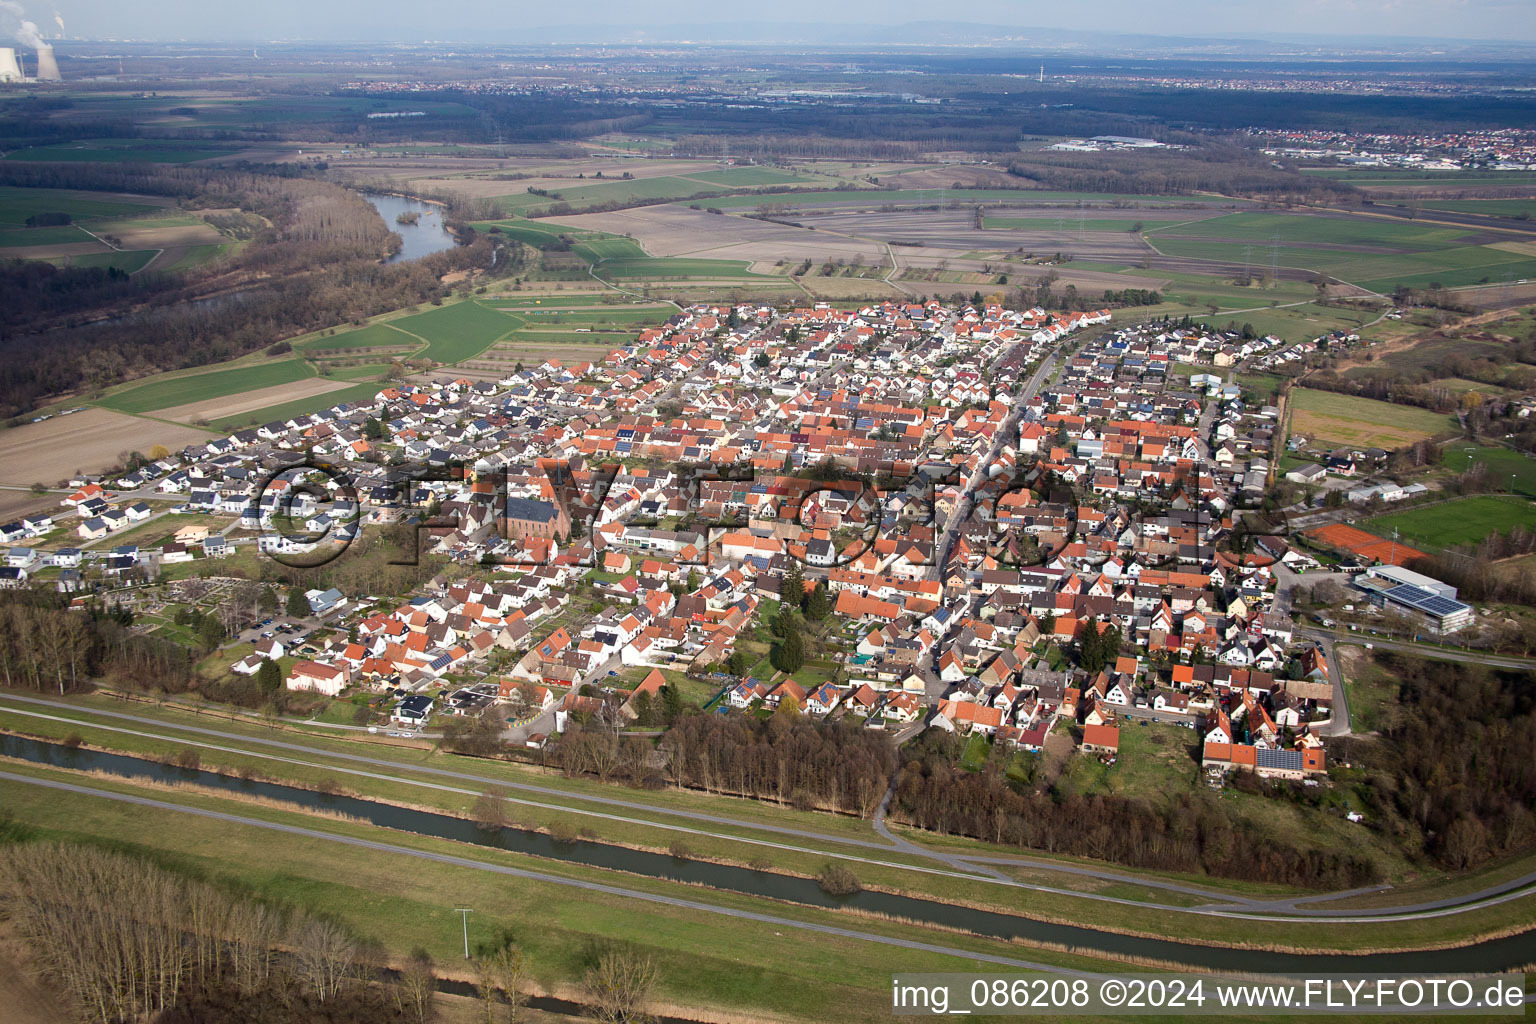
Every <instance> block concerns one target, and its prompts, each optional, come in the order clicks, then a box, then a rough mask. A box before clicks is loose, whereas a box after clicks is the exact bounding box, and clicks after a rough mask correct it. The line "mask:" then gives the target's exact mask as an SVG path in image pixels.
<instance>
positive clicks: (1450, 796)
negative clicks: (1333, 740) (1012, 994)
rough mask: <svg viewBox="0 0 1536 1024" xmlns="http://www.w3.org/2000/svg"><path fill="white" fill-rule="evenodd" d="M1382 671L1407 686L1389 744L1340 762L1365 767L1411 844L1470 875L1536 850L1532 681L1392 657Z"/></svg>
mask: <svg viewBox="0 0 1536 1024" xmlns="http://www.w3.org/2000/svg"><path fill="white" fill-rule="evenodd" d="M1375 659H1376V662H1377V664H1378V665H1379V666H1380V667H1381V668H1383V669H1385V670H1386V671H1387V672H1389V673H1390V674H1391V675H1393V676H1395V677H1396V678H1397V679H1398V680H1399V682H1400V687H1399V693H1398V701H1397V704H1398V707H1397V708H1396V709H1395V710H1396V713H1395V714H1393V715H1392V716H1391V724H1390V725H1388V726H1387V727H1386V728H1385V729H1384V730H1383V732H1384V734H1385V735H1384V738H1383V739H1382V740H1379V741H1373V740H1369V739H1356V740H1351V741H1349V742H1348V743H1347V745H1346V746H1345V747H1343V748H1341V749H1340V755H1341V756H1344V757H1347V758H1350V759H1352V760H1354V761H1356V762H1357V763H1358V764H1362V765H1364V766H1365V768H1366V770H1367V772H1368V781H1367V785H1366V787H1365V792H1366V793H1368V794H1369V795H1370V797H1371V799H1372V802H1373V803H1374V805H1375V810H1376V811H1377V812H1378V813H1379V814H1381V815H1382V816H1383V817H1384V819H1385V820H1387V821H1388V822H1389V823H1390V825H1389V827H1390V828H1391V829H1392V830H1393V832H1394V833H1395V834H1396V835H1397V836H1398V837H1399V838H1400V839H1402V840H1404V841H1405V842H1406V843H1407V844H1408V845H1410V846H1412V845H1416V844H1422V846H1423V848H1424V849H1425V850H1426V851H1427V852H1428V854H1429V855H1430V856H1431V857H1432V858H1433V859H1434V861H1435V862H1437V863H1438V864H1440V865H1442V866H1444V867H1446V868H1450V869H1453V870H1465V869H1468V868H1473V867H1476V866H1477V865H1479V864H1481V863H1483V862H1485V861H1487V860H1489V859H1490V858H1492V857H1496V856H1502V855H1506V854H1512V853H1516V852H1519V851H1523V850H1526V849H1528V848H1529V847H1530V846H1531V845H1532V844H1533V843H1536V815H1533V813H1532V810H1531V808H1532V806H1533V805H1536V762H1533V761H1532V759H1531V751H1532V750H1536V692H1533V691H1532V689H1531V685H1530V676H1529V674H1528V673H1521V672H1516V671H1507V670H1501V669H1494V668H1488V667H1486V666H1482V665H1474V664H1469V663H1464V662H1441V661H1428V660H1424V659H1420V658H1414V657H1409V656H1406V655H1401V654H1397V653H1393V652H1390V651H1377V652H1376V653H1375Z"/></svg>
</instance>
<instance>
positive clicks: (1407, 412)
mask: <svg viewBox="0 0 1536 1024" xmlns="http://www.w3.org/2000/svg"><path fill="white" fill-rule="evenodd" d="M1291 403H1292V405H1291V408H1292V409H1293V410H1294V411H1293V412H1292V415H1291V433H1292V435H1296V434H1301V435H1303V436H1305V437H1306V438H1308V439H1309V440H1310V441H1312V442H1313V443H1314V444H1317V445H1323V446H1332V445H1340V446H1345V447H1355V448H1386V449H1392V448H1402V447H1404V446H1405V445H1410V444H1413V443H1414V442H1415V441H1423V440H1426V439H1428V438H1431V437H1434V436H1436V435H1437V434H1444V433H1447V432H1449V431H1451V430H1454V429H1455V428H1456V421H1455V419H1454V418H1453V417H1451V416H1446V415H1442V414H1440V413H1437V412H1430V411H1429V410H1428V409H1418V408H1415V407H1413V406H1407V405H1393V404H1391V403H1390V402H1377V401H1373V400H1371V399H1369V398H1356V397H1354V396H1353V395H1341V394H1336V393H1334V392H1332V391H1316V390H1314V389H1312V388H1296V389H1294V390H1293V391H1292V392H1291Z"/></svg>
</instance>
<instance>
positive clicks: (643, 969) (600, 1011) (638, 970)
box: [582, 949, 656, 1024]
mask: <svg viewBox="0 0 1536 1024" xmlns="http://www.w3.org/2000/svg"><path fill="white" fill-rule="evenodd" d="M582 981H583V985H584V987H585V988H586V992H587V998H588V999H589V1000H590V1002H591V1006H592V1009H593V1011H594V1013H595V1014H596V1016H597V1019H598V1020H600V1021H602V1022H603V1024H643V1022H645V1021H650V1020H653V1019H654V1018H653V1017H652V1016H651V1015H650V1014H649V1013H647V1012H646V1010H645V1005H646V1003H647V1002H648V1001H649V999H650V995H651V990H652V989H653V988H655V986H656V967H655V965H654V964H652V963H651V961H650V959H649V958H648V957H645V956H642V955H641V954H639V953H636V952H634V951H633V950H627V949H608V950H605V951H604V952H603V954H602V955H601V956H600V957H598V960H597V963H596V964H595V965H593V966H592V967H591V968H589V969H588V970H587V973H586V975H585V977H584V978H583V979H582Z"/></svg>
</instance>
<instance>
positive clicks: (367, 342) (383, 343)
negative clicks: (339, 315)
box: [295, 323, 421, 352]
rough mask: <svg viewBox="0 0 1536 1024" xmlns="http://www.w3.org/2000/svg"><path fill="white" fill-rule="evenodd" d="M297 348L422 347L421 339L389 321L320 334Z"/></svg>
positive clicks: (310, 349)
mask: <svg viewBox="0 0 1536 1024" xmlns="http://www.w3.org/2000/svg"><path fill="white" fill-rule="evenodd" d="M295 347H297V348H301V349H303V350H305V351H306V352H308V351H313V350H326V349H349V348H401V347H404V348H407V349H416V348H420V347H421V339H420V338H413V337H411V336H410V335H409V334H406V333H404V332H402V331H397V330H395V329H394V328H393V327H391V326H390V325H389V324H387V323H383V324H369V325H368V326H366V327H359V328H358V329H357V330H355V331H344V332H340V333H337V334H331V335H320V336H318V337H314V338H310V339H309V340H307V341H303V342H300V343H299V344H298V345H297V346H295Z"/></svg>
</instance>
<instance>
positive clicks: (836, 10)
mask: <svg viewBox="0 0 1536 1024" xmlns="http://www.w3.org/2000/svg"><path fill="white" fill-rule="evenodd" d="M22 3H23V4H24V6H25V7H26V9H27V17H28V18H30V19H31V20H32V21H34V22H36V23H37V24H38V26H39V27H40V28H41V29H42V30H43V31H44V33H45V34H49V35H52V34H55V33H56V32H57V25H56V24H55V22H54V15H55V13H57V14H59V15H61V16H62V18H63V19H64V23H65V25H66V26H67V28H68V34H69V35H73V36H79V37H82V38H119V39H127V38H132V39H163V40H171V39H196V40H213V39H227V40H264V39H274V40H275V39H338V40H348V39H370V40H373V39H388V40H397V41H401V42H420V41H423V40H474V41H481V42H488V43H500V42H515V41H516V40H517V38H518V35H519V31H520V30H521V29H525V28H530V27H555V26H580V25H602V26H628V25H644V24H652V25H676V24H689V23H698V24H701V25H703V24H719V23H722V22H725V23H750V22H777V23H802V24H807V25H814V24H826V23H837V24H841V25H849V24H877V25H884V26H889V25H894V24H900V23H903V22H909V21H925V20H930V19H943V18H956V17H958V18H960V19H961V20H964V21H966V22H973V23H983V24H995V25H1008V26H1015V27H1017V28H1020V29H1030V28H1040V29H1045V30H1049V29H1053V28H1071V29H1080V30H1084V29H1086V30H1091V29H1094V28H1100V27H1102V28H1104V29H1106V30H1108V31H1114V32H1145V33H1152V34H1156V35H1169V36H1178V35H1180V34H1184V33H1189V34H1198V35H1212V34H1233V35H1246V36H1256V35H1266V34H1270V33H1308V34H1316V35H1320V36H1327V35H1330V34H1339V35H1392V36H1417V37H1437V36H1438V37H1445V38H1455V39H1491V40H1501V41H1504V42H1510V41H1516V40H1526V41H1536V0H1065V2H1064V0H970V2H968V3H966V4H964V5H961V6H958V7H956V6H954V5H950V4H939V3H934V2H932V0H842V2H838V3H828V2H826V0H777V2H775V3H772V4H764V5H759V4H750V5H749V4H739V3H738V4H731V3H721V2H719V0H572V2H569V3H553V4H551V3H528V2H526V0H523V2H519V0H500V2H484V0H424V2H423V0H256V2H254V3H251V2H239V0H136V2H135V0H30V2H28V0H22ZM702 34H704V33H701V35H702ZM913 41H914V42H917V41H920V40H913Z"/></svg>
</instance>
